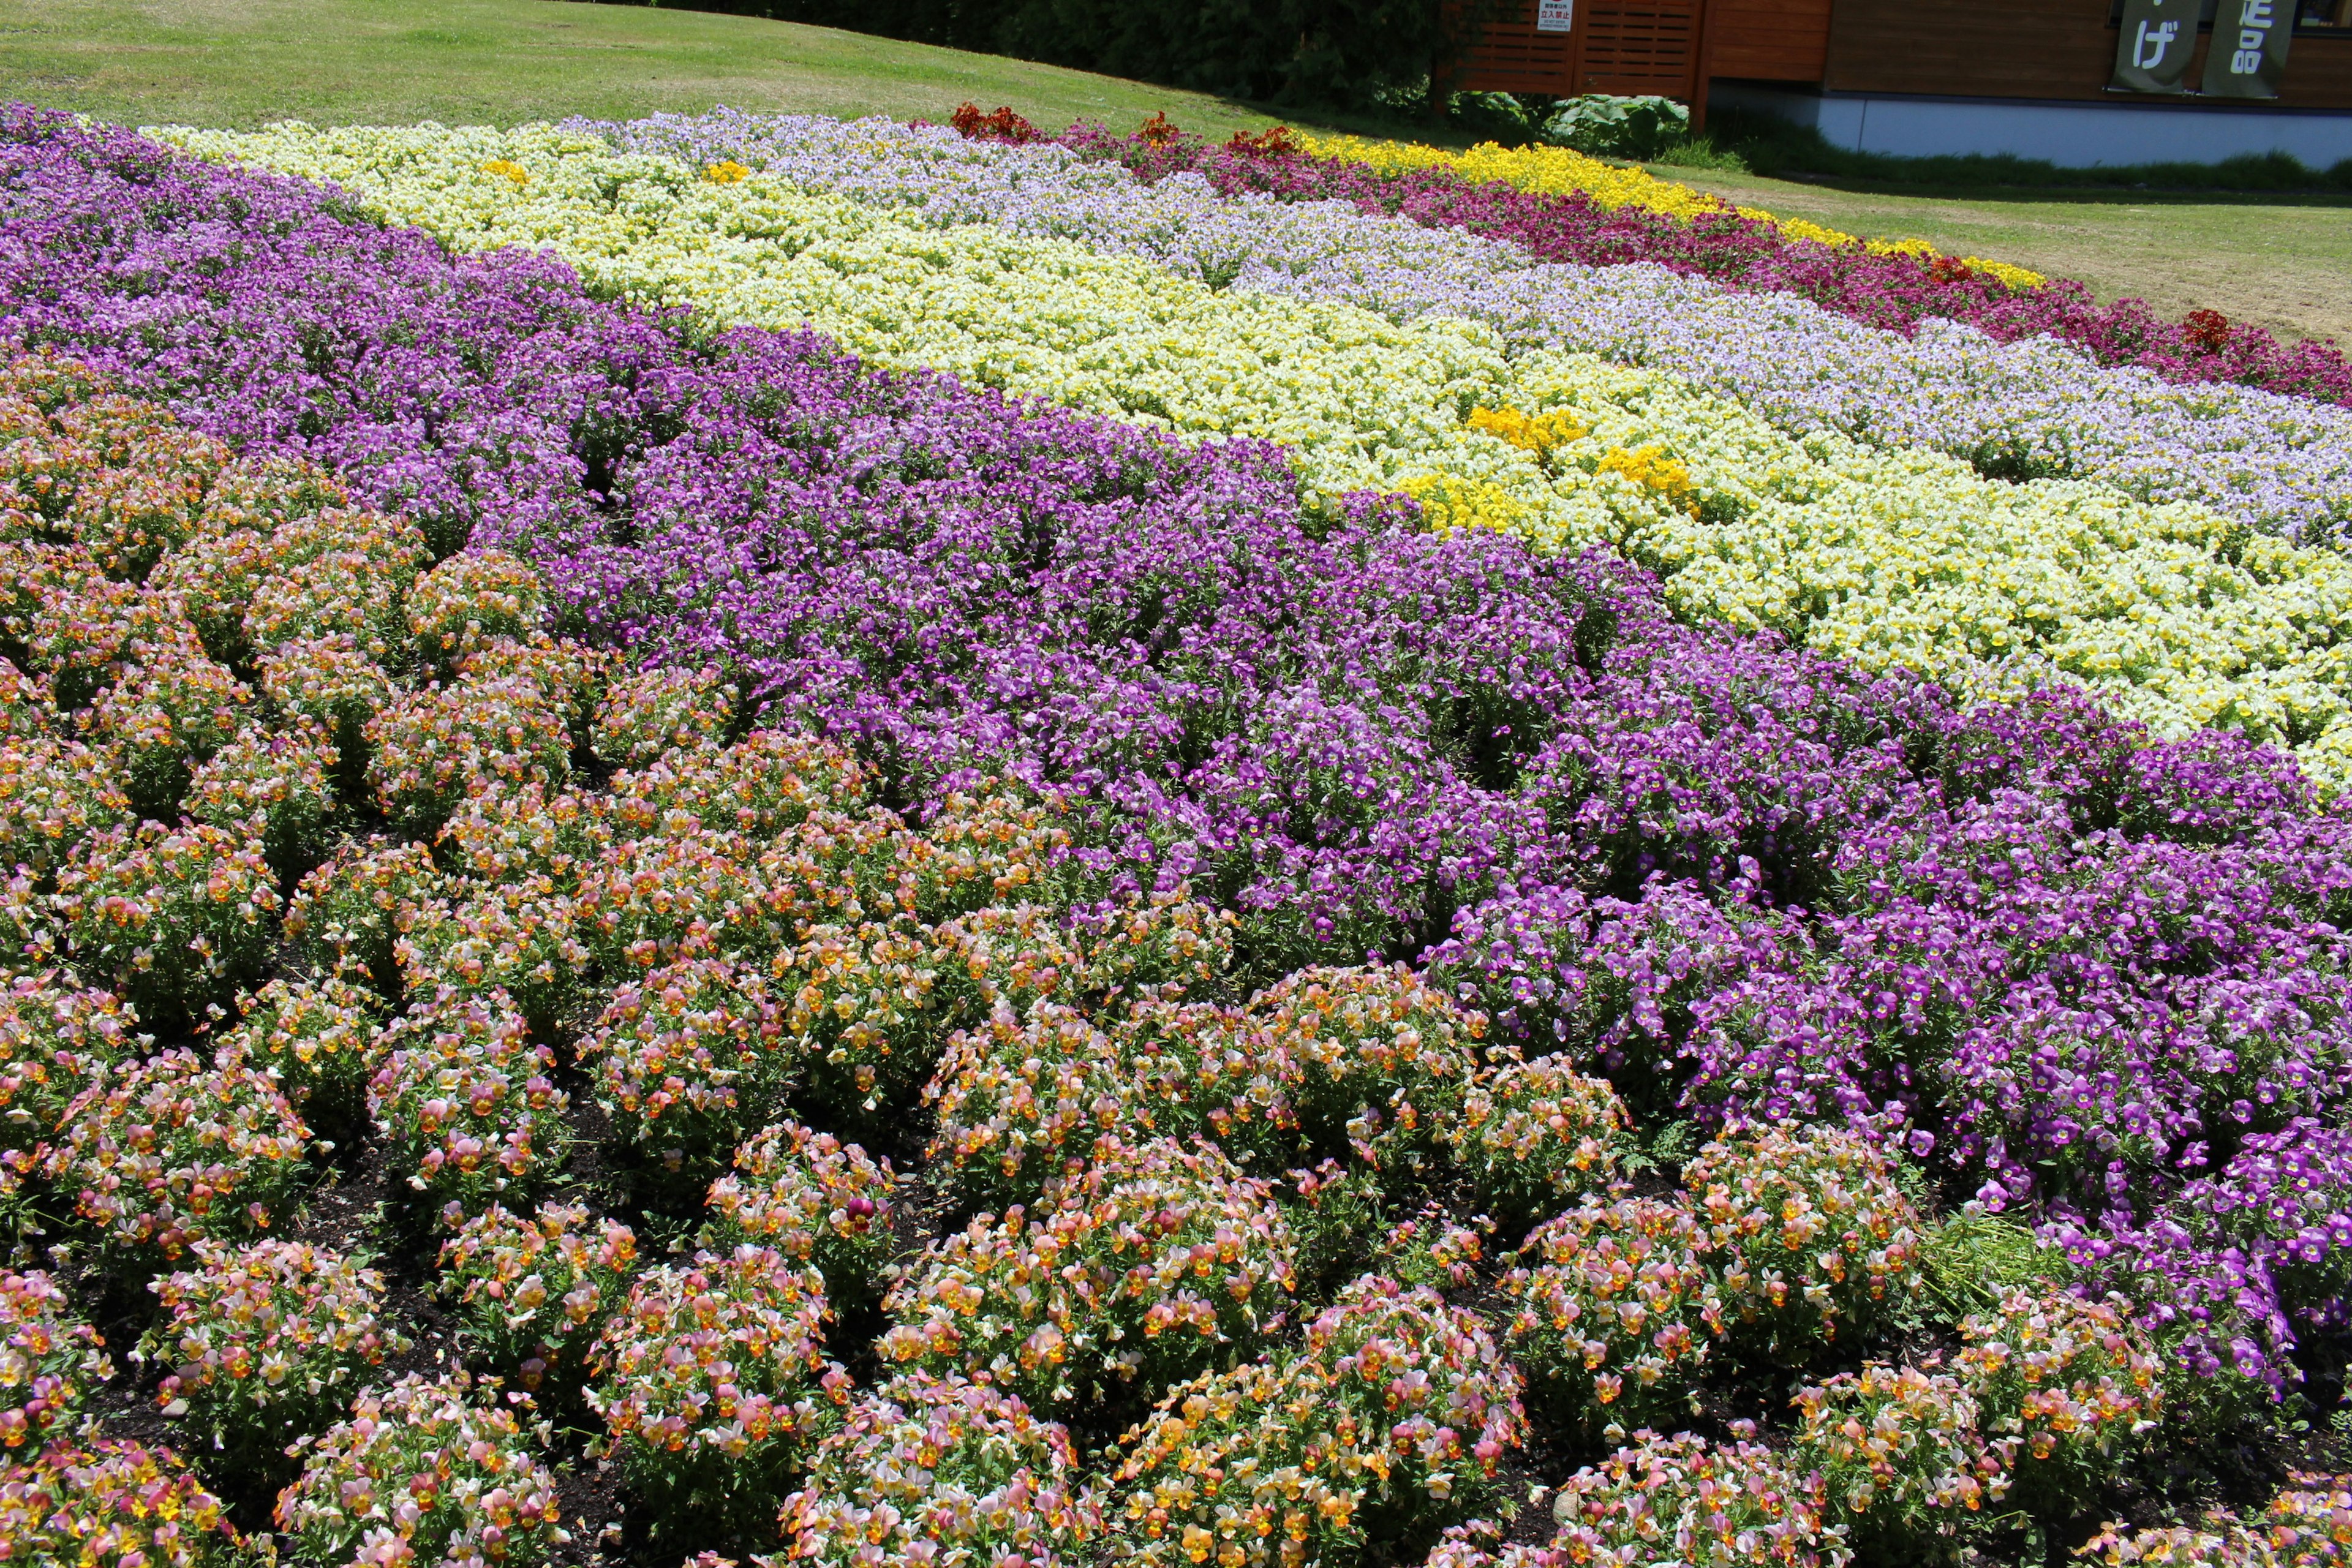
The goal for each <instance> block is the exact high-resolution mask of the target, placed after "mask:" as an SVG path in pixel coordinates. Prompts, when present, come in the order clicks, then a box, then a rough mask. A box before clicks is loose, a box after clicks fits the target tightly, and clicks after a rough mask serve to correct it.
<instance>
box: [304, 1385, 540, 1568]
mask: <svg viewBox="0 0 2352 1568" xmlns="http://www.w3.org/2000/svg"><path fill="white" fill-rule="evenodd" d="M495 1398H496V1395H495V1385H492V1384H484V1385H482V1386H481V1387H479V1388H476V1387H475V1385H474V1384H471V1383H470V1381H469V1380H468V1379H467V1377H466V1375H465V1373H457V1374H456V1375H455V1376H450V1377H443V1378H439V1379H433V1380H428V1379H426V1378H425V1377H423V1376H420V1375H418V1374H416V1373H410V1374H409V1375H407V1376H405V1377H404V1378H402V1379H400V1380H399V1381H398V1382H396V1383H394V1384H392V1385H391V1386H389V1387H386V1388H372V1389H369V1390H368V1391H367V1392H365V1393H363V1394H361V1395H360V1396H359V1397H358V1398H357V1399H356V1400H355V1401H353V1402H352V1410H351V1414H350V1415H347V1416H346V1417H344V1418H343V1419H342V1420H341V1421H339V1422H337V1423H336V1424H335V1425H334V1426H331V1427H329V1428H328V1429H327V1430H326V1431H324V1432H320V1433H318V1434H316V1435H315V1436H308V1437H305V1438H303V1439H302V1441H301V1443H300V1444H299V1451H300V1454H301V1458H302V1473H301V1475H300V1476H299V1478H298V1479H296V1480H295V1482H294V1484H293V1485H292V1486H290V1487H288V1488H287V1489H286V1490H285V1491H284V1493H282V1494H281V1495H280V1496H279V1498H278V1508H277V1513H276V1517H277V1521H278V1529H279V1530H280V1531H283V1532H284V1533H285V1535H286V1536H287V1538H288V1545H289V1548H290V1549H291V1550H292V1552H294V1553H295V1554H296V1555H297V1556H299V1558H301V1559H302V1560H304V1561H308V1562H316V1563H375V1564H383V1568H412V1565H414V1568H478V1565H480V1564H483V1563H511V1564H513V1565H514V1568H530V1565H531V1564H534V1563H541V1562H543V1561H545V1560H546V1558H547V1555H548V1553H549V1551H550V1549H551V1548H553V1547H556V1546H560V1545H562V1544H563V1542H564V1541H565V1539H566V1538H565V1535H564V1532H563V1531H562V1530H561V1529H559V1528H557V1526H558V1522H559V1519H560V1514H559V1511H558V1510H557V1508H556V1503H555V1478H554V1477H553V1476H552V1475H551V1474H550V1473H549V1471H548V1468H547V1467H546V1466H545V1465H544V1464H542V1463H541V1461H540V1460H539V1458H537V1456H535V1455H534V1454H533V1453H532V1452H531V1448H530V1443H529V1441H528V1438H527V1436H526V1434H525V1431H524V1428H523V1426H522V1424H521V1422H520V1421H519V1420H517V1419H516V1416H515V1415H514V1413H513V1412H512V1411H509V1410H505V1409H501V1408H500V1407H499V1405H498V1404H497V1403H495V1402H494V1401H495Z"/></svg>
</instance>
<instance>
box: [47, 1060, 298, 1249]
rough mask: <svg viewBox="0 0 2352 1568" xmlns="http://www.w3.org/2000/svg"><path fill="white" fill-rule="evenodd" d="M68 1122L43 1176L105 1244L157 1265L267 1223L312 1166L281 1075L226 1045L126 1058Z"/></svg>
mask: <svg viewBox="0 0 2352 1568" xmlns="http://www.w3.org/2000/svg"><path fill="white" fill-rule="evenodd" d="M62 1123H63V1125H62V1126H61V1127H60V1129H59V1131H58V1135H57V1144H56V1147H55V1148H54V1149H52V1150H51V1152H50V1153H49V1156H48V1159H47V1162H46V1165H45V1170H44V1173H45V1174H46V1175H47V1177H48V1179H49V1180H50V1181H51V1182H52V1183H53V1184H56V1185H57V1186H58V1187H59V1188H61V1189H62V1190H63V1191H65V1192H68V1193H70V1194H74V1204H75V1209H76V1212H77V1213H78V1214H79V1215H80V1217H81V1218H82V1219H83V1220H84V1221H86V1222H88V1223H89V1225H91V1226H95V1227H96V1228H97V1229H98V1231H99V1233H100V1236H101V1237H103V1238H104V1239H105V1241H106V1243H107V1245H108V1246H109V1247H116V1248H120V1249H121V1250H122V1251H123V1252H124V1253H126V1254H128V1255H130V1256H131V1257H132V1258H137V1259H139V1260H141V1261H142V1262H146V1263H150V1264H152V1262H154V1261H156V1260H159V1259H171V1260H176V1259H178V1258H181V1257H183V1256H184V1255H185V1254H186V1252H187V1251H188V1250H189V1248H190V1247H194V1245H196V1243H197V1242H198V1241H199V1239H201V1238H204V1237H219V1238H224V1239H232V1238H237V1237H246V1236H249V1235H252V1234H254V1233H256V1232H257V1231H264V1230H267V1229H268V1228H269V1226H270V1225H271V1223H272V1222H273V1221H274V1220H276V1219H278V1217H280V1216H282V1215H286V1214H287V1213H288V1211H289V1206H290V1205H291V1203H292V1201H293V1199H294V1196H295V1194H297V1193H298V1192H299V1190H300V1188H301V1186H302V1185H303V1184H304V1182H305V1179H306V1177H307V1176H308V1174H309V1163H308V1160H307V1158H306V1156H307V1154H308V1152H309V1144H310V1137H311V1134H310V1128H309V1127H308V1126H307V1125H305V1124H304V1122H303V1121H302V1119H301V1117H300V1116H299V1114H298V1113H297V1112H296V1111H295V1109H294V1107H293V1104H292V1103H291V1102H290V1101H289V1100H288V1099H287V1098H286V1096H285V1095H284V1094H283V1093H281V1092H280V1091H279V1089H278V1083H277V1080H276V1079H274V1078H272V1077H271V1076H270V1075H269V1074H268V1073H267V1072H265V1071H263V1070H262V1069H261V1068H258V1067H257V1066H255V1065H252V1064H251V1063H248V1062H247V1061H246V1060H244V1059H243V1058H239V1057H238V1056H236V1054H234V1053H230V1052H224V1053H222V1055H221V1057H220V1058H219V1060H218V1061H217V1062H216V1063H215V1064H211V1065H207V1064H206V1063H205V1060H204V1058H201V1057H198V1056H197V1055H196V1054H195V1053H194V1052H193V1051H188V1050H173V1051H164V1052H162V1053H160V1054H158V1055H156V1056H152V1057H149V1058H146V1059H145V1060H144V1061H142V1062H138V1063H136V1064H132V1065H128V1066H125V1067H124V1068H121V1070H119V1071H117V1072H114V1073H112V1074H110V1075H109V1076H107V1077H106V1078H105V1079H102V1080H101V1081H100V1082H98V1083H96V1084H93V1085H92V1086H91V1087H90V1088H89V1089H85V1090H84V1091H83V1092H82V1094H81V1096H80V1097H79V1099H77V1100H75V1101H74V1102H73V1104H72V1105H70V1106H68V1108H67V1109H66V1111H65V1113H64V1116H63V1118H62Z"/></svg>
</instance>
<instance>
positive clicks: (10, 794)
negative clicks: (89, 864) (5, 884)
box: [0, 731, 131, 872]
mask: <svg viewBox="0 0 2352 1568" xmlns="http://www.w3.org/2000/svg"><path fill="white" fill-rule="evenodd" d="M130 816H131V797H130V796H129V795H125V794H124V793H123V792H122V783H121V779H120V778H118V777H117V776H116V774H115V771H114V764H113V763H111V762H110V760H108V758H106V757H105V756H104V755H102V754H101V753H100V752H93V751H91V750H89V748H88V747H86V746H82V745H79V744H76V743H75V742H71V741H60V740H58V739H56V738H55V737H53V736H49V735H44V734H40V733H38V732H32V731H11V732H10V733H8V734H6V735H0V868H7V867H16V866H25V867H29V868H32V869H33V870H35V871H37V872H40V871H47V870H48V869H50V868H53V867H55V866H57V865H58V864H59V863H60V862H62V861H63V860H65V859H66V858H67V857H68V856H69V855H71V854H72V853H73V852H74V850H75V848H76V847H78V846H79V845H80V844H81V842H82V841H83V840H84V839H87V838H89V837H90V836H91V835H92V834H96V833H102V832H104V831H105V830H107V829H108V828H110V827H114V826H118V825H119V824H121V823H123V822H125V821H127V820H129V818H130Z"/></svg>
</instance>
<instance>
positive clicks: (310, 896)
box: [286, 838, 448, 982]
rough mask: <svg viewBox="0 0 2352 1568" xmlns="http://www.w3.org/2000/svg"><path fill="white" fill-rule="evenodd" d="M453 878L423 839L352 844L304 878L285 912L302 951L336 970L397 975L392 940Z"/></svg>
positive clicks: (298, 951)
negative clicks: (446, 874)
mask: <svg viewBox="0 0 2352 1568" xmlns="http://www.w3.org/2000/svg"><path fill="white" fill-rule="evenodd" d="M447 887H448V882H447V879H446V878H444V877H443V876H442V875H441V872H440V870H439V868H436V866H435V865H434V864H433V857H432V855H431V854H430V853H429V852H428V851H427V850H426V849H425V847H424V846H423V845H421V844H407V843H402V842H399V841H397V840H393V839H383V838H379V839H373V840H370V841H368V842H366V843H363V844H355V845H352V847H350V848H349V849H347V850H345V851H344V852H343V853H341V854H340V855H338V856H336V857H335V858H332V859H331V860H329V861H328V862H327V863H326V864H325V865H323V866H321V867H320V868H318V869H317V870H315V871H313V872H311V873H310V875H309V876H307V877H305V878H303V879H302V884H301V886H300V887H299V888H297V889H294V900H293V902H292V904H291V905H289V907H288V909H287V911H286V936H287V940H288V941H289V942H291V943H292V944H293V946H294V952H295V954H296V956H298V957H299V958H300V959H301V960H302V962H304V963H309V964H311V965H313V966H314V967H317V968H320V969H323V970H326V971H328V972H329V973H336V974H343V975H350V976H354V977H357V978H360V979H370V978H373V979H376V980H378V981H379V982H382V981H384V980H388V979H391V978H393V977H394V975H395V974H396V973H397V972H396V971H395V969H394V964H393V949H394V943H395V942H398V941H399V939H400V938H401V937H402V936H404V934H406V932H407V931H408V930H409V928H410V927H411V926H413V925H414V924H415V922H416V920H417V918H418V916H419V915H421V914H422V913H423V912H424V910H425V909H426V908H428V907H429V906H430V905H431V904H432V903H433V902H434V901H435V900H437V899H439V898H440V897H441V896H442V895H443V893H444V892H445V891H446V889H447Z"/></svg>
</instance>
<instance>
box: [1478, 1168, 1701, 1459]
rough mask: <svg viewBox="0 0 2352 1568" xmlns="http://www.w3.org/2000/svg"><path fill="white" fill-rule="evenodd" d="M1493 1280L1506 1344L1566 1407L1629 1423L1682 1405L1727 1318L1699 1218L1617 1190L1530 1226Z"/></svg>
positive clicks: (1670, 1415) (1667, 1414)
mask: <svg viewBox="0 0 2352 1568" xmlns="http://www.w3.org/2000/svg"><path fill="white" fill-rule="evenodd" d="M1522 1255H1523V1256H1524V1257H1526V1258H1528V1260H1529V1261H1528V1263H1527V1264H1526V1265H1524V1266H1522V1267H1520V1268H1515V1269H1513V1270H1512V1271H1511V1273H1510V1274H1509V1275H1508V1276H1507V1277H1506V1278H1505V1279H1504V1280H1503V1285H1502V1288H1503V1291H1504V1293H1505V1295H1506V1297H1507V1299H1508V1300H1509V1301H1510V1302H1511V1306H1512V1314H1513V1315H1512V1317H1511V1319H1510V1329H1509V1342H1510V1346H1511V1353H1512V1354H1513V1355H1515V1356H1516V1357H1517V1358H1518V1360H1519V1362H1520V1363H1521V1364H1522V1365H1524V1366H1525V1367H1526V1368H1527V1369H1528V1372H1529V1373H1532V1374H1533V1375H1535V1376H1536V1377H1538V1378H1540V1379H1542V1380H1544V1381H1543V1384H1542V1385H1541V1387H1542V1391H1543V1392H1544V1393H1545V1394H1548V1395H1549V1396H1550V1397H1552V1398H1553V1399H1555V1400H1556V1401H1557V1402H1559V1404H1560V1405H1563V1406H1564V1407H1565V1408H1566V1409H1567V1410H1568V1411H1569V1412H1570V1414H1571V1415H1574V1416H1576V1417H1580V1418H1584V1419H1587V1420H1590V1421H1593V1422H1599V1423H1606V1424H1607V1425H1610V1426H1618V1427H1621V1428H1626V1429H1630V1428H1631V1427H1633V1426H1638V1425H1641V1424H1642V1420H1643V1416H1645V1415H1658V1416H1661V1417H1663V1418H1665V1419H1669V1420H1671V1419H1672V1418H1673V1416H1674V1415H1675V1414H1676V1413H1677V1411H1678V1409H1679V1408H1686V1407H1687V1401H1688V1398H1689V1394H1688V1389H1689V1385H1690V1381H1691V1378H1692V1375H1693V1374H1694V1373H1695V1372H1696V1369H1697V1368H1698V1365H1699V1363H1702V1362H1704V1361H1705V1360H1706V1357H1707V1354H1708V1352H1710V1351H1712V1350H1713V1349H1714V1348H1715V1346H1716V1343H1717V1341H1718V1340H1719V1339H1720V1338H1721V1337H1722V1335H1723V1333H1724V1331H1725V1330H1726V1329H1727V1326H1728V1325H1727V1323H1726V1321H1725V1319H1726V1303H1725V1301H1724V1289H1723V1287H1722V1285H1721V1284H1720V1283H1719V1282H1718V1280H1717V1277H1716V1272H1715V1269H1714V1268H1713V1266H1712V1265H1713V1258H1712V1248H1711V1246H1710V1243H1709V1239H1708V1236H1707V1233H1706V1227H1705V1226H1703V1225H1701V1224H1700V1223H1699V1222H1698V1221H1697V1220H1696V1219H1695V1218H1693V1217H1692V1215H1691V1213H1690V1211H1689V1210H1688V1209H1686V1208H1685V1207H1684V1206H1683V1205H1679V1204H1673V1203H1663V1202H1660V1201H1659V1200H1657V1199H1655V1198H1619V1199H1617V1200H1615V1201H1613V1202H1611V1203H1605V1204H1604V1203H1602V1202H1601V1201H1600V1200H1599V1199H1597V1198H1588V1199H1586V1201H1585V1202H1584V1204H1583V1205H1580V1207H1577V1208H1573V1209H1570V1210H1569V1211H1568V1212H1567V1213H1566V1214H1563V1215H1559V1217H1558V1218H1556V1219H1551V1220H1548V1221H1546V1222H1545V1223H1544V1224H1542V1225H1540V1226H1537V1227H1536V1230H1535V1233H1534V1234H1533V1235H1532V1236H1530V1237H1528V1241H1527V1246H1526V1247H1524V1248H1522Z"/></svg>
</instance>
